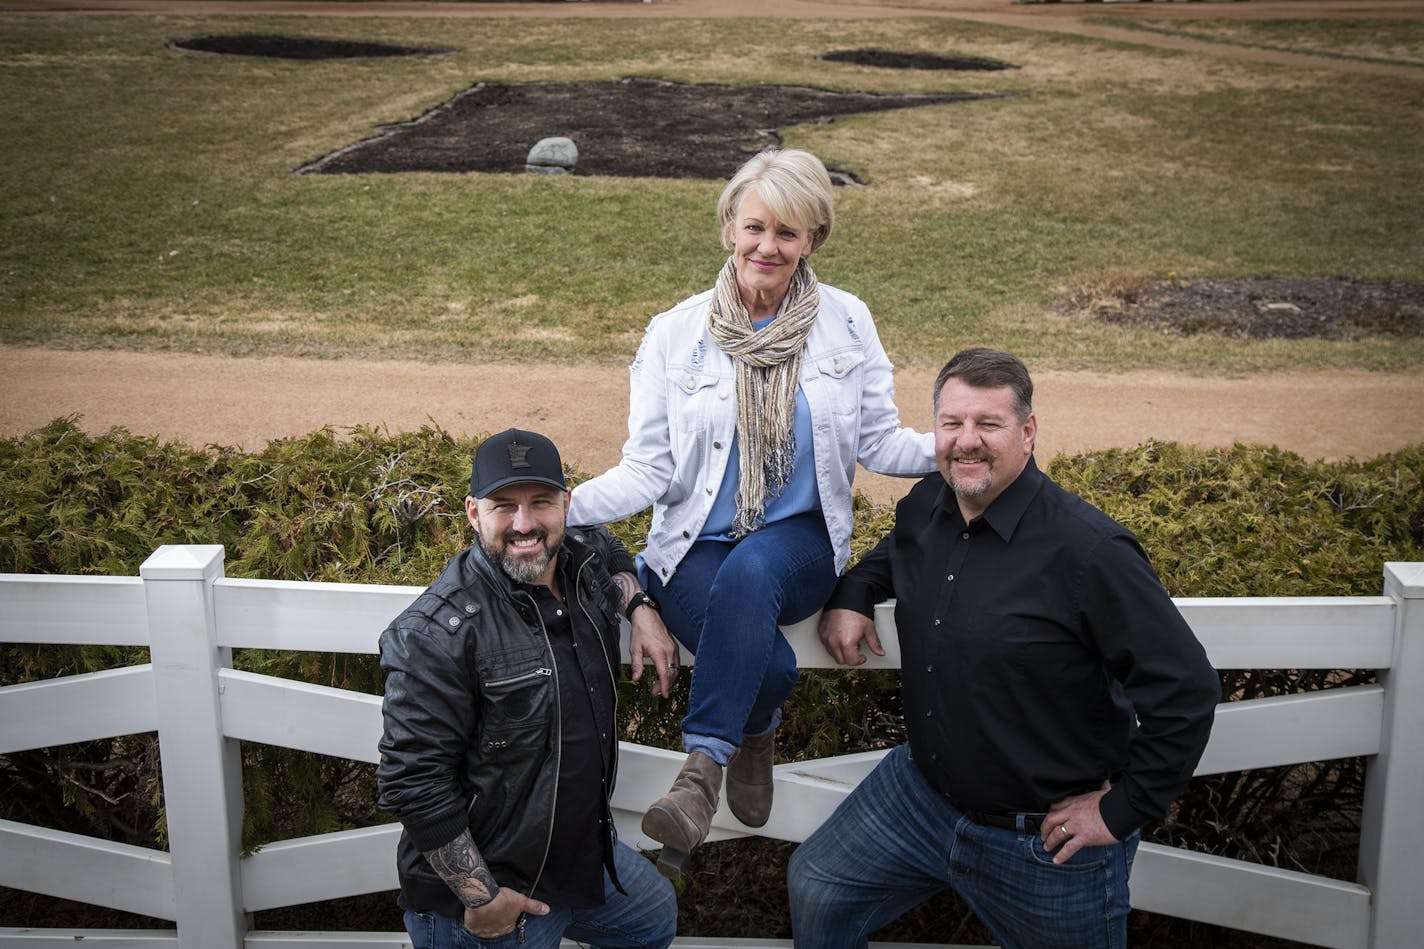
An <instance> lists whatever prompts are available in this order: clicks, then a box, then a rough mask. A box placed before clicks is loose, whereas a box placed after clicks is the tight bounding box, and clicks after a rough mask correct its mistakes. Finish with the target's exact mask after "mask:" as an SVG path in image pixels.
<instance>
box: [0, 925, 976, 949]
mask: <svg viewBox="0 0 1424 949" xmlns="http://www.w3.org/2000/svg"><path fill="white" fill-rule="evenodd" d="M78 944H82V945H84V946H86V947H88V949H173V947H175V946H177V945H178V937H177V935H176V934H174V933H166V932H163V931H155V930H134V929H128V930H125V929H13V928H12V929H4V928H0V949H10V947H15V949H26V947H34V946H60V945H64V946H74V945H78ZM243 945H244V946H246V947H250V949H341V947H343V946H357V947H360V949H410V937H409V936H407V935H406V934H405V933H348V932H339V933H316V932H313V933H303V932H281V931H277V930H272V931H266V930H254V931H252V932H250V933H248V934H247V937H246V938H245V939H244V940H243ZM579 945H580V944H579V943H576V942H574V941H572V940H570V939H565V940H562V941H561V942H560V943H559V949H578V947H579ZM672 949H791V940H790V939H725V938H720V937H716V936H684V937H680V938H677V939H674V940H673V942H672ZM870 949H983V947H972V946H934V945H931V944H929V943H907V942H872V943H871V944H870Z"/></svg>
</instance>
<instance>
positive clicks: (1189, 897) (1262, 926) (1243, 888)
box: [1132, 844, 1370, 949]
mask: <svg viewBox="0 0 1424 949" xmlns="http://www.w3.org/2000/svg"><path fill="white" fill-rule="evenodd" d="M1132 905H1133V907H1134V908H1135V909H1141V910H1146V911H1147V912H1151V913H1166V914H1168V915H1169V916H1181V917H1184V918H1186V919H1194V920H1198V921H1200V922H1204V923H1212V924H1215V925H1218V926H1229V927H1231V928H1232V929H1241V930H1245V931H1246V932H1253V933H1263V934H1266V935H1271V936H1276V937H1279V938H1281V939H1294V940H1297V941H1299V942H1304V943H1308V944H1310V945H1314V946H1328V947H1331V949H1364V947H1365V946H1367V945H1368V940H1369V931H1370V891H1369V889H1368V888H1366V887H1363V886H1360V885H1359V884H1356V883H1347V882H1344V881H1340V880H1330V879H1327V878H1325V877H1319V876H1313V875H1311V874H1307V873H1296V872H1294V871H1291V870H1282V869H1279V868H1277V867H1264V866H1259V865H1256V864H1251V863H1244V862H1242V861H1239V860H1229V859H1227V858H1225V857H1216V856H1211V855H1210V854H1199V853H1189V852H1187V851H1184V850H1177V849H1174V848H1172V847H1162V846H1158V845H1156V844H1142V845H1141V846H1140V847H1139V848H1138V851H1137V859H1136V860H1135V861H1134V862H1133V865H1132Z"/></svg>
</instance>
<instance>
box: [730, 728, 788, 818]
mask: <svg viewBox="0 0 1424 949" xmlns="http://www.w3.org/2000/svg"><path fill="white" fill-rule="evenodd" d="M775 736H776V730H775V729H772V730H771V731H769V732H767V733H766V734H765V735H743V736H742V747H741V748H740V749H739V750H738V751H737V753H736V754H735V755H733V756H732V760H731V761H729V762H727V807H729V808H730V809H731V811H732V814H733V815H734V816H735V817H736V818H737V820H739V821H741V822H742V823H743V824H746V825H747V826H748V827H761V826H762V825H763V824H765V823H766V821H767V818H769V817H770V816H771V790H772V787H771V765H772V760H773V759H774V757H775V751H776V749H775V744H776V742H775Z"/></svg>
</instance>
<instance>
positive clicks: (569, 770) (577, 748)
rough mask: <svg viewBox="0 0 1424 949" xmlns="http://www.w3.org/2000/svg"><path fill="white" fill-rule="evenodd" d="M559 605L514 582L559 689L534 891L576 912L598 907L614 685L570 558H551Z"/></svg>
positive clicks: (544, 591) (545, 593)
mask: <svg viewBox="0 0 1424 949" xmlns="http://www.w3.org/2000/svg"><path fill="white" fill-rule="evenodd" d="M557 564H558V571H559V584H560V589H561V590H562V591H563V593H564V597H565V599H564V600H560V599H559V598H558V597H556V596H555V595H554V594H553V592H552V591H550V589H549V588H548V587H545V586H540V585H531V584H523V583H517V584H515V586H516V587H517V588H518V589H521V590H523V591H525V592H527V593H528V594H529V595H530V596H532V597H533V598H534V603H535V605H536V606H537V607H538V608H539V618H540V620H541V621H542V622H543V624H544V631H545V633H546V634H547V635H548V637H549V645H550V646H551V647H552V648H553V653H554V674H555V676H556V677H557V681H558V686H559V733H560V742H559V786H558V790H557V792H556V794H555V799H554V825H553V829H552V831H551V832H550V840H549V855H548V857H547V858H546V860H545V863H544V872H543V873H542V874H541V875H540V877H539V882H538V885H537V886H535V888H534V892H533V893H531V894H529V895H530V896H533V897H534V898H536V899H540V900H543V901H544V902H546V903H550V904H553V905H555V906H563V907H570V908H573V909H582V908H587V907H593V906H602V905H603V901H604V898H603V863H604V847H603V841H604V838H605V832H604V827H603V820H604V814H603V805H604V801H605V800H606V798H607V793H608V788H607V782H608V775H609V770H610V768H611V766H612V762H611V761H609V760H608V759H609V754H608V749H609V748H610V747H611V746H610V743H609V740H608V730H609V729H611V728H612V727H613V716H614V703H615V684H614V681H613V678H612V675H613V673H612V670H611V669H610V667H609V665H608V660H607V658H606V655H605V653H604V649H603V644H602V641H601V639H600V637H599V634H598V631H597V630H596V629H595V628H594V627H593V623H592V621H591V620H590V619H589V618H588V617H587V616H586V615H584V613H583V611H582V610H581V609H579V608H578V599H577V597H575V596H574V595H573V591H574V589H575V586H574V584H575V583H576V577H575V576H574V568H573V558H572V557H570V556H569V554H568V551H566V550H561V551H560V552H559V557H558V560H557Z"/></svg>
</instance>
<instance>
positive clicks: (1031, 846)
mask: <svg viewBox="0 0 1424 949" xmlns="http://www.w3.org/2000/svg"><path fill="white" fill-rule="evenodd" d="M1024 846H1026V847H1027V848H1028V855H1029V859H1030V860H1032V861H1033V862H1034V863H1036V864H1038V865H1040V866H1042V867H1045V868H1049V869H1053V870H1059V871H1062V872H1063V873H1073V872H1075V871H1085V870H1101V869H1102V868H1103V867H1105V866H1107V863H1108V857H1109V853H1108V849H1107V848H1106V847H1084V848H1083V849H1081V850H1079V851H1078V852H1077V853H1075V854H1073V856H1071V857H1069V858H1068V859H1067V860H1065V861H1064V862H1063V863H1054V862H1053V858H1054V857H1055V856H1057V854H1058V850H1062V849H1063V847H1062V846H1060V847H1059V848H1058V850H1052V851H1050V850H1049V849H1048V848H1046V847H1044V846H1043V841H1042V840H1040V839H1039V836H1038V834H1029V835H1027V836H1026V837H1024Z"/></svg>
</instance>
